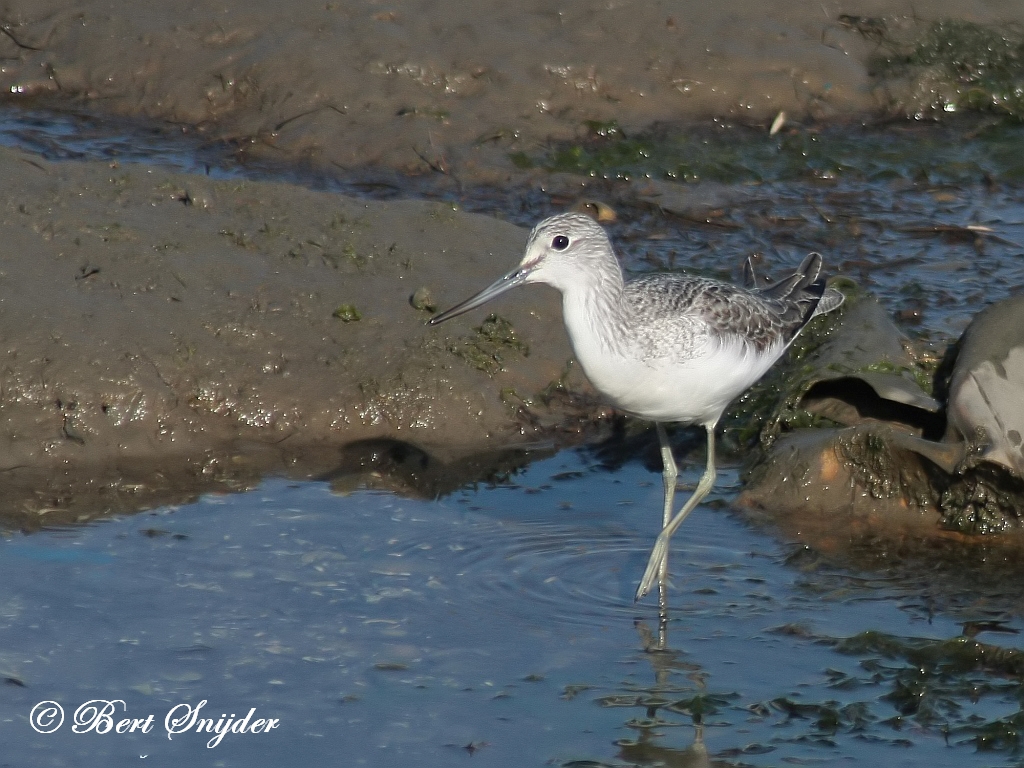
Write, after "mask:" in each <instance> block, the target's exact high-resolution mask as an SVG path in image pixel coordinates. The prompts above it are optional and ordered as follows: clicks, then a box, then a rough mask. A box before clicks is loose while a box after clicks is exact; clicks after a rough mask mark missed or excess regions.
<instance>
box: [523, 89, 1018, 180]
mask: <svg viewBox="0 0 1024 768" xmlns="http://www.w3.org/2000/svg"><path fill="white" fill-rule="evenodd" d="M1022 93H1024V91H1022ZM1021 98H1022V99H1024V95H1022V96H1021ZM937 114H941V115H943V116H944V124H943V125H934V124H932V125H924V124H922V121H913V122H912V121H907V120H903V119H898V120H887V121H884V122H879V123H877V124H875V125H862V124H857V125H850V124H836V125H827V126H802V127H793V128H791V129H789V130H785V131H782V132H780V133H778V134H776V135H774V136H769V135H768V132H767V131H766V130H764V129H763V128H759V127H751V126H742V125H735V124H725V123H718V124H715V125H689V126H672V127H668V126H660V127H655V128H654V129H652V130H650V131H645V132H642V133H637V134H634V135H628V136H627V135H626V134H625V133H624V132H622V131H601V132H590V133H588V134H586V135H585V136H584V138H582V139H580V140H577V141H572V142H562V143H553V144H551V145H549V146H548V147H545V148H542V149H541V150H539V151H537V152H535V153H533V154H529V155H528V154H526V153H523V152H519V153H517V154H516V155H515V156H514V157H511V158H510V159H511V161H512V162H513V163H514V164H515V165H516V166H517V167H520V168H544V169H546V170H548V171H552V172H562V173H574V174H581V175H585V176H590V177H594V178H602V179H618V180H637V179H647V178H650V179H656V180H663V181H674V182H682V183H689V182H699V181H713V182H720V183H726V184H743V183H768V182H785V181H811V182H817V183H833V182H835V181H838V180H840V179H845V180H850V181H861V182H877V181H887V180H904V181H908V182H920V181H926V182H931V183H976V182H978V181H982V180H1002V181H1019V180H1021V179H1024V156H1022V155H1021V153H1020V151H1019V147H1020V145H1021V142H1022V140H1024V126H1022V125H1021V124H1020V122H1021V121H1020V120H1019V119H1018V118H1016V117H1011V116H1009V115H1000V116H998V117H993V116H992V115H991V114H987V115H985V116H976V117H965V116H962V115H961V116H956V115H952V114H949V113H948V112H941V111H940V112H937Z"/></svg>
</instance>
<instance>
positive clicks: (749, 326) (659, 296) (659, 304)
mask: <svg viewBox="0 0 1024 768" xmlns="http://www.w3.org/2000/svg"><path fill="white" fill-rule="evenodd" d="M815 276H816V273H815ZM794 277H795V276H794ZM808 277H810V274H806V273H805V275H802V276H801V279H795V280H794V279H793V278H787V279H786V280H784V281H780V283H788V285H787V288H788V290H787V291H783V290H778V289H777V286H779V285H780V284H779V283H777V284H775V285H774V286H771V287H770V288H769V289H767V290H770V289H771V288H776V291H775V292H774V295H773V294H772V293H768V294H767V295H765V294H766V292H767V291H758V290H754V291H750V290H746V289H743V288H740V287H738V286H735V285H731V284H730V283H724V282H721V281H718V280H711V279H709V278H701V277H693V276H689V275H680V274H665V273H660V274H654V275H643V276H640V277H637V278H635V279H633V280H630V281H629V282H628V283H627V284H626V288H625V290H626V299H627V301H628V303H629V304H630V306H631V308H632V311H633V313H634V317H635V319H636V322H637V327H638V328H644V329H646V333H658V334H659V335H661V336H662V337H663V338H664V336H666V335H669V334H670V333H671V331H670V330H669V326H675V325H679V326H687V327H693V325H694V323H695V322H696V323H697V324H698V325H702V326H704V329H705V332H710V333H712V334H714V335H717V336H721V337H725V338H729V337H733V338H739V339H741V340H743V341H744V342H746V343H747V344H750V345H752V346H753V347H754V348H755V349H758V350H763V349H766V348H768V347H770V346H774V345H775V344H778V343H780V342H781V343H783V344H788V343H789V342H790V341H791V340H792V339H793V337H794V336H796V334H797V333H799V331H800V329H801V328H803V326H804V324H805V323H806V322H807V321H808V320H809V319H810V318H811V315H812V313H813V312H814V307H815V306H816V305H817V303H818V301H819V300H820V298H821V294H822V292H823V291H824V287H825V286H824V283H822V282H810V283H808V282H807V278H808Z"/></svg>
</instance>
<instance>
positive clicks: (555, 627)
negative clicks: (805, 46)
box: [0, 113, 1024, 766]
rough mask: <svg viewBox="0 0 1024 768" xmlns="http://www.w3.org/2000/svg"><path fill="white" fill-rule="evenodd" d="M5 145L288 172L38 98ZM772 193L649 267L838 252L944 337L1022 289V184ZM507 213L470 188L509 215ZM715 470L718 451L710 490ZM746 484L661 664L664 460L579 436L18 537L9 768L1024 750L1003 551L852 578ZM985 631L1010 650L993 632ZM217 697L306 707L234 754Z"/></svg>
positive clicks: (555, 761) (7, 604) (1014, 607)
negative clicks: (44, 105)
mask: <svg viewBox="0 0 1024 768" xmlns="http://www.w3.org/2000/svg"><path fill="white" fill-rule="evenodd" d="M83 125H85V126H86V127H87V128H89V126H92V127H91V128H89V130H83ZM147 137H149V138H147ZM150 139H151V141H150ZM0 141H2V142H3V143H11V144H16V145H18V146H22V147H24V148H27V149H31V150H33V151H37V152H41V153H42V154H44V156H47V157H50V158H51V159H74V158H76V157H90V158H95V157H105V158H107V159H111V160H117V161H145V162H155V163H159V164H161V165H170V166H171V167H174V168H178V169H180V170H186V171H194V172H209V173H213V174H218V175H221V174H223V175H231V174H243V173H247V174H255V175H258V176H259V175H263V176H264V177H265V176H266V174H267V173H268V172H269V171H268V170H267V169H265V168H262V169H261V168H253V167H240V166H238V165H237V164H233V160H232V156H231V151H230V148H224V147H210V146H207V145H204V144H202V143H201V142H198V141H196V142H193V141H191V140H188V141H187V142H185V143H181V142H179V141H178V140H177V139H175V141H174V142H173V143H171V142H170V138H169V136H168V135H167V134H166V133H165V132H147V130H146V129H145V128H144V127H143V128H139V127H136V128H133V129H131V130H129V129H128V128H125V127H123V126H122V127H121V128H118V129H117V130H112V129H111V124H109V123H95V124H93V123H89V122H88V121H86V122H84V123H83V122H81V121H80V120H79V119H78V118H76V119H71V120H67V119H65V118H60V117H57V116H52V115H38V114H33V113H10V114H8V115H6V116H5V118H4V121H3V122H2V124H0ZM306 182H307V183H310V184H312V185H334V184H336V185H337V186H336V187H335V186H332V187H331V188H337V189H339V190H340V191H348V192H350V193H351V192H353V191H366V187H365V185H364V186H360V185H353V184H350V183H348V182H345V181H337V180H335V181H332V180H325V179H322V178H321V179H317V178H307V179H306ZM346 184H348V186H346ZM758 190H759V191H758V194H757V196H756V199H754V200H751V201H748V202H747V203H745V204H744V205H742V206H736V207H734V208H730V209H729V210H727V211H726V212H725V214H724V219H723V221H725V222H726V223H727V224H728V226H695V225H693V224H692V222H691V223H687V222H682V223H680V222H678V221H677V220H675V219H673V218H672V217H671V216H666V215H663V214H661V213H659V212H656V211H653V212H652V211H643V210H636V211H632V210H631V211H628V212H624V213H627V214H628V215H624V216H622V217H621V221H622V223H620V224H617V225H615V226H614V227H613V232H614V235H615V237H616V238H617V242H618V244H619V246H620V248H621V250H622V253H623V255H624V257H625V258H626V260H627V263H628V264H629V265H630V266H631V267H632V268H633V269H636V270H644V269H652V268H694V269H699V270H701V271H704V272H712V273H721V274H725V275H732V276H734V277H735V276H737V275H738V272H739V265H740V263H741V262H742V260H743V259H744V258H745V257H746V255H747V254H749V253H750V252H752V251H760V252H762V253H764V254H765V256H766V260H767V261H768V267H769V268H770V267H771V266H772V264H778V263H782V262H789V261H794V262H795V261H797V260H798V259H799V258H800V256H801V255H802V254H803V253H804V252H805V251H806V250H808V249H809V248H817V249H819V250H822V251H823V252H825V253H826V256H827V263H828V264H829V265H831V266H832V268H833V270H834V271H839V272H842V273H844V274H847V275H850V276H852V277H854V278H855V279H857V280H858V281H859V282H861V283H862V284H864V285H866V286H867V287H869V288H870V289H871V290H872V291H874V292H875V293H877V294H878V295H880V296H881V298H882V300H883V301H884V302H885V303H886V305H887V306H890V307H892V308H893V311H894V312H895V311H898V310H905V309H910V310H912V312H911V313H910V314H909V315H904V319H903V320H901V322H902V323H903V325H904V327H905V328H906V329H907V330H908V331H909V332H911V333H913V334H917V335H921V336H924V337H926V338H930V339H932V340H934V341H936V343H937V344H942V343H944V342H945V341H947V340H949V339H950V338H953V337H955V336H956V335H957V334H958V333H959V330H960V329H961V328H962V327H963V326H964V325H965V324H966V322H967V321H968V320H969V318H970V316H971V314H972V313H973V312H974V311H976V309H977V308H978V307H980V306H982V305H983V304H985V303H988V302H989V301H992V300H994V299H998V298H1001V297H1003V296H1005V295H1007V294H1008V293H1009V292H1010V291H1012V290H1013V289H1014V288H1015V287H1019V286H1020V285H1022V284H1024V259H1022V258H1021V250H1022V249H1021V246H1020V245H1019V243H1021V242H1024V205H1022V202H1021V201H1022V199H1024V196H1022V195H1021V190H1020V188H1019V186H1017V185H1016V184H1015V183H1009V182H1007V183H1005V184H997V185H994V186H991V185H989V186H985V185H982V184H978V183H962V184H957V185H950V184H948V183H947V182H941V183H935V184H932V183H923V184H915V183H908V182H907V181H906V180H904V179H896V180H891V179H885V180H874V181H872V180H864V179H859V180H858V179H853V180H840V181H838V182H836V181H828V182H822V181H813V182H809V181H773V182H771V183H766V184H763V185H761V186H760V187H759V188H758ZM421 191H422V190H421ZM373 192H374V194H375V195H378V196H389V195H391V194H392V193H393V192H394V189H393V188H392V187H388V186H387V185H384V186H380V185H378V186H375V187H374V188H373ZM431 194H442V193H440V192H436V191H434V192H431ZM443 194H454V193H452V192H445V193H443ZM501 199H502V198H501V195H500V194H491V195H490V196H487V195H483V196H481V197H479V198H475V199H474V198H471V197H468V196H463V198H461V200H462V204H463V205H465V206H466V207H471V208H474V209H476V210H492V211H493V210H495V209H496V207H497V203H498V202H500V201H501ZM559 205H560V203H559V202H558V201H556V200H551V199H548V198H546V197H543V196H537V197H531V198H529V199H528V200H525V201H522V205H521V206H520V207H518V208H517V209H515V212H514V213H511V214H509V213H507V212H505V213H504V214H503V215H505V216H506V217H508V218H513V219H515V220H517V221H519V222H520V223H524V224H525V223H529V222H531V221H534V220H536V219H537V218H539V217H540V216H542V215H544V214H546V213H549V212H552V211H553V210H555V209H557V208H558V207H559ZM936 223H940V224H958V225H963V224H968V223H974V224H985V225H989V226H992V227H993V228H994V229H997V235H998V237H997V238H994V237H989V236H987V235H985V236H982V237H981V238H980V239H979V238H976V237H973V236H969V237H968V236H965V235H964V233H963V232H962V231H961V232H935V231H934V230H932V229H931V228H932V227H933V225H934V224H936ZM510 258H514V256H512V257H510ZM507 266H508V265H507V264H504V263H503V264H496V265H495V274H499V273H500V272H502V271H503V270H504V269H505V268H506V267H507ZM915 312H916V313H917V314H914V313H915ZM654 456H656V454H654ZM648 458H649V457H648ZM699 471H700V459H699V458H698V460H697V463H696V464H694V465H693V466H692V467H685V468H684V476H683V481H684V482H685V483H689V484H691V485H692V484H693V483H694V482H695V481H696V479H697V476H698V475H699ZM738 487H739V481H738V473H737V471H736V470H735V469H729V468H723V469H722V471H721V472H720V475H719V482H718V486H717V488H716V489H715V491H714V492H713V494H712V496H711V498H710V500H709V501H708V503H706V504H704V505H702V506H701V507H700V508H699V509H698V510H697V511H696V512H695V513H694V514H693V515H692V517H691V519H690V520H688V521H687V523H686V525H685V526H684V528H683V529H682V530H681V532H680V533H679V534H678V536H677V540H676V545H675V548H674V555H673V561H672V567H673V573H674V585H673V590H672V592H671V601H672V602H671V613H670V615H669V623H668V628H667V640H666V645H665V648H664V649H661V650H658V649H657V648H655V647H654V646H656V645H657V642H658V640H657V636H658V615H657V611H656V610H655V608H654V607H653V605H652V603H651V601H648V602H647V603H644V604H641V605H634V604H633V602H632V594H633V590H634V589H635V586H636V581H637V579H638V578H639V576H640V574H641V572H642V570H643V566H644V564H645V562H646V557H647V548H648V546H649V545H650V544H651V542H652V541H653V538H654V536H655V534H656V531H657V518H658V516H659V512H660V505H661V494H662V491H661V478H660V474H658V473H657V472H656V471H652V467H651V466H650V462H649V461H648V464H647V465H643V464H640V463H638V462H637V461H635V460H634V461H627V462H626V463H621V462H606V461H605V460H604V459H603V458H602V457H601V454H600V453H599V452H593V451H570V452H564V453H562V454H559V455H558V456H556V457H554V458H548V459H544V460H541V461H537V462H535V463H533V464H531V465H530V466H529V467H528V468H526V469H525V470H524V471H522V472H521V473H520V474H518V475H515V476H513V477H512V478H510V479H509V480H508V481H507V482H502V483H500V484H497V485H494V486H487V487H484V486H481V487H478V488H467V489H464V490H462V491H459V492H457V493H455V494H453V495H451V496H448V497H445V498H443V499H441V500H439V501H421V500H412V499H403V498H400V497H397V496H394V495H390V494H386V493H380V492H371V491H359V492H354V493H351V494H349V495H334V494H332V493H331V490H330V488H329V487H328V486H327V485H325V484H320V483H299V484H295V483H288V482H285V481H281V480H267V481H266V482H265V483H264V484H263V485H261V486H260V487H258V488H256V489H253V490H252V491H250V492H248V493H244V494H239V495H229V496H215V497H207V498H204V499H202V500H201V501H200V502H198V503H196V504H192V505H188V506H182V507H177V508H165V509H160V510H156V511H154V512H149V513H145V514H142V515H137V516H134V517H129V518H123V519H116V520H111V521H108V522H104V523H102V524H95V525H90V526H85V527H81V528H75V529H66V530H57V531H45V532H43V533H40V534H35V535H32V536H23V535H18V534H15V535H11V536H9V537H8V538H7V539H6V540H4V541H2V542H0V575H2V580H3V583H5V584H6V585H7V586H6V589H5V590H4V592H3V595H2V597H0V673H2V674H3V677H4V678H5V679H6V680H7V683H8V684H7V685H5V686H4V691H5V696H4V697H3V698H2V699H0V720H2V721H3V722H4V727H3V733H4V735H5V736H6V738H5V739H4V741H5V745H4V750H3V754H4V761H5V762H7V763H10V764H12V765H54V766H58V765H76V766H77V765H110V764H121V763H124V762H125V761H126V760H129V759H130V760H132V761H134V760H137V759H139V758H140V757H142V756H143V755H145V756H146V757H145V759H146V760H147V761H155V762H156V763H158V764H166V765H180V764H182V762H183V761H186V762H187V763H188V764H190V765H207V764H209V765H254V764H259V765H289V764H296V763H299V762H301V763H303V764H307V763H310V764H329V763H339V764H343V765H350V764H351V765H394V764H398V763H401V762H407V763H410V764H415V765H417V766H420V765H427V766H429V765H438V766H449V765H452V764H455V763H457V762H460V761H466V760H470V759H471V760H472V761H473V762H474V764H477V765H480V764H483V765H495V766H520V765H541V764H544V765H573V766H591V765H609V766H620V765H653V764H658V763H662V764H672V765H702V764H706V762H702V761H706V760H707V759H708V757H707V756H708V755H710V759H711V760H712V761H713V762H714V764H718V765H755V766H771V765H785V764H805V763H809V764H824V765H833V764H840V765H845V764H853V765H861V764H863V765H932V766H935V765H954V764H955V765H958V766H959V765H979V766H982V765H1003V764H1008V765H1013V764H1016V763H1017V762H1018V761H1019V755H1018V749H1019V736H1018V729H1019V728H1020V727H1021V726H1022V725H1024V715H1021V711H1022V710H1021V705H1020V694H1019V684H1018V680H1019V676H1020V674H1021V670H1022V669H1024V665H1022V664H1021V662H1020V661H1019V659H1018V653H1019V652H1020V651H1021V650H1022V649H1021V644H1022V641H1021V636H1020V635H1019V634H1018V632H1019V631H1020V629H1021V624H1022V622H1021V619H1020V617H1021V615H1022V605H1021V601H1020V599H1019V596H1018V595H1017V594H1016V592H1017V590H1016V588H1015V585H1016V584H1019V581H1018V580H1016V579H1012V578H1007V577H1006V575H1005V574H1000V572H999V571H998V569H995V570H994V569H993V567H992V563H991V562H989V558H988V556H987V555H985V554H984V553H981V554H978V555H977V556H976V557H974V558H973V559H972V560H971V561H970V562H969V563H966V564H965V562H964V561H963V560H962V559H961V560H959V561H958V560H957V559H956V558H955V557H954V558H953V560H952V562H954V563H955V564H954V565H952V566H944V568H943V569H942V570H941V571H940V572H938V573H936V572H933V571H930V570H928V568H927V567H922V568H920V569H918V570H917V571H914V570H913V568H914V567H913V566H912V565H911V566H910V567H908V566H906V564H904V565H902V566H901V565H900V564H899V563H895V564H891V563H889V562H887V561H886V558H885V556H884V554H885V553H882V552H879V553H878V554H879V557H878V562H873V563H871V564H869V565H860V566H856V567H855V566H852V565H848V566H846V567H845V568H844V567H842V566H837V565H834V564H830V563H829V562H828V561H826V560H824V559H822V558H821V557H819V556H817V555H815V554H813V553H810V552H808V551H807V550H805V549H803V548H801V547H799V546H797V545H795V544H790V543H787V542H786V541H784V540H780V539H779V538H778V537H777V536H775V535H774V534H773V533H772V532H770V531H766V530H764V529H761V528H758V527H753V526H751V525H750V524H749V523H747V522H745V521H744V520H743V519H742V518H740V517H738V516H736V515H735V514H733V513H731V512H729V511H728V505H729V503H730V501H731V500H732V499H733V498H734V497H735V494H736V492H737V490H738ZM1013 573H1014V575H1019V574H1016V572H1013ZM975 631H980V634H979V635H978V636H977V640H978V641H980V642H982V643H985V644H987V645H984V646H978V645H977V644H976V642H975V640H971V639H969V638H964V633H965V632H966V633H967V634H968V635H972V634H973V632H975ZM95 699H101V700H123V701H124V705H118V712H117V713H116V717H117V718H123V717H129V718H142V719H144V718H146V717H147V716H149V715H153V716H154V719H153V724H152V729H151V731H150V732H148V733H138V732H136V733H132V734H120V735H119V734H115V733H108V734H106V735H97V734H95V733H88V734H75V733H73V732H72V730H71V726H72V721H73V715H74V712H75V709H76V708H77V707H78V706H79V705H80V704H83V703H84V702H87V701H90V700H95ZM44 700H50V701H55V702H57V703H59V704H60V705H61V706H62V707H63V708H64V710H65V714H66V720H65V723H64V725H63V726H62V727H61V728H60V729H59V730H58V731H57V732H55V733H51V734H42V733H37V732H36V731H35V730H33V729H32V726H31V724H30V722H29V716H30V712H31V711H32V709H33V707H34V706H35V705H36V704H37V703H39V702H41V701H44ZM204 700H205V701H207V702H208V703H207V705H206V707H205V709H204V711H203V713H202V716H207V715H209V716H213V717H220V716H221V714H222V713H223V714H225V715H231V714H234V715H236V716H237V717H242V716H244V714H245V713H246V712H248V711H249V709H250V708H256V714H255V715H254V717H256V718H268V717H269V718H277V719H279V720H280V725H279V727H278V728H277V729H275V730H273V731H271V732H269V733H266V734H244V735H241V734H228V735H227V736H226V737H225V738H224V740H223V741H222V742H221V743H220V744H219V745H218V746H216V747H214V748H212V749H209V748H207V747H206V743H207V741H208V739H209V738H210V735H209V734H204V735H203V736H199V735H197V734H195V733H191V732H189V733H182V734H178V735H177V736H175V737H174V739H173V740H169V739H168V738H167V734H166V732H165V731H164V716H165V715H166V714H167V713H168V712H169V711H170V710H171V709H172V708H173V707H175V706H177V705H179V704H188V705H191V706H195V705H197V704H198V703H199V702H201V701H204ZM178 713H179V714H180V713H181V710H178ZM701 740H702V741H701ZM695 741H697V742H698V743H697V744H696V745H695ZM705 749H706V754H705V752H704V750H705Z"/></svg>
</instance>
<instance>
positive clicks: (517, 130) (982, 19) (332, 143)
mask: <svg viewBox="0 0 1024 768" xmlns="http://www.w3.org/2000/svg"><path fill="white" fill-rule="evenodd" d="M3 8H4V9H3V11H2V12H0V21H2V22H3V24H4V29H5V30H7V32H8V34H6V35H0V59H2V66H0V89H2V90H3V92H9V93H13V94H15V95H18V94H20V95H23V96H31V95H34V94H55V95H57V96H59V97H60V98H62V99H64V98H69V99H75V100H79V99H84V100H85V101H87V102H88V103H89V104H90V105H92V106H94V107H97V108H99V109H102V110H105V111H111V112H115V113H119V114H127V115H145V116H149V117H152V118H156V119H159V120H164V121H170V122H173V123H179V124H182V125H183V126H187V127H189V128H199V129H201V130H203V131H206V132H207V133H208V134H209V135H211V136H214V137H231V138H235V139H238V140H240V141H243V142H252V145H253V146H254V147H255V148H256V149H258V150H260V151H265V152H268V153H270V154H275V155H279V156H282V157H289V158H291V157H295V156H308V157H311V158H313V159H314V160H316V161H319V162H323V163H326V164H328V165H335V164H336V165H338V166H341V167H345V168H351V167H361V166H364V165H367V164H383V165H387V166H390V167H395V168H402V169H408V170H419V171H424V170H426V169H428V168H429V167H435V168H440V169H443V170H445V171H447V172H450V173H457V174H459V175H461V176H462V177H463V178H470V177H478V178H484V179H487V178H497V177H498V175H500V173H501V171H502V170H507V169H508V168H509V167H510V166H509V164H508V160H507V154H508V152H509V151H512V150H524V149H525V150H529V149H531V148H533V147H534V146H535V145H536V144H537V143H538V142H543V141H546V140H547V139H549V138H557V139H566V138H571V137H573V136H574V135H576V134H577V133H578V132H579V131H580V130H581V126H582V125H583V123H584V122H585V121H588V120H598V121H615V122H617V123H618V124H619V125H620V126H622V127H623V128H625V129H626V130H627V131H633V130H636V129H639V128H644V127H647V126H649V125H650V124H652V123H654V122H656V121H670V122H671V121H679V120H686V119H692V118H707V117H726V118H730V119H736V120H739V121H742V122H749V123H753V124H767V123H769V122H771V120H772V119H773V118H774V116H775V115H776V114H777V113H778V112H779V111H782V110H784V111H786V113H787V114H788V115H789V116H790V118H791V119H795V120H805V119H829V118H832V117H836V116H844V115H846V116H849V115H852V114H858V113H862V112H865V111H873V110H878V109H884V108H886V107H887V105H888V104H889V102H890V101H891V100H892V99H893V98H894V97H897V98H898V97H899V94H898V91H899V89H900V88H901V87H902V86H901V84H899V83H881V82H878V81H876V80H875V79H873V77H872V73H871V59H872V56H874V55H875V54H876V53H877V52H878V50H879V44H878V41H877V39H873V38H872V36H871V35H864V34H862V32H861V31H858V30H857V29H856V26H857V25H856V24H854V23H851V19H856V18H863V19H881V20H883V21H884V23H885V24H886V28H887V29H888V30H889V31H890V34H892V35H897V36H898V35H901V34H906V35H912V34H914V32H915V31H916V30H920V29H923V28H924V27H925V26H926V25H927V24H929V23H930V22H931V21H933V20H935V19H941V18H946V17H955V18H959V19H965V20H969V21H975V22H979V23H986V24H989V23H991V24H999V23H1005V22H1014V21H1016V22H1020V21H1024V5H1022V4H1021V3H1020V2H1018V1H1017V0H989V1H988V2H985V1H983V0H965V1H963V2H961V1H959V0H958V1H956V2H954V1H953V0H933V2H929V3H927V4H926V5H925V6H921V4H920V3H913V2H910V0H888V1H887V2H879V1H878V0H843V1H838V0H825V1H824V2H819V0H795V1H794V2H788V3H764V2H756V0H723V2H716V3H679V2H664V1H663V2H646V1H644V2H608V1H607V0H604V1H602V2H596V1H595V0H576V2H565V3H558V4H552V3H550V2H547V0H539V1H538V0H535V1H534V2H527V3H507V2H501V1H500V0H498V1H496V0H491V1H490V2H474V3H464V2H460V0H405V1H402V0H398V1H396V2H393V3H387V2H342V1H341V0H297V1H296V2H289V3H280V2H276V0H253V1H250V0H221V1H219V2H195V1H194V0H167V1H166V2H161V3H138V2H124V1H123V0H122V2H111V1H110V0H71V2H65V1H64V0H61V1H60V2H52V1H51V2H47V0H10V2H7V3H5V4H4V6H3ZM894 89H895V90H896V91H897V93H895V94H894V93H893V90H894Z"/></svg>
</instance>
